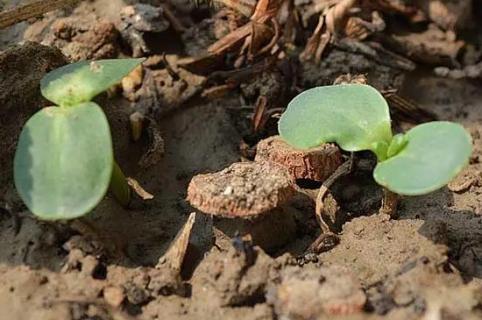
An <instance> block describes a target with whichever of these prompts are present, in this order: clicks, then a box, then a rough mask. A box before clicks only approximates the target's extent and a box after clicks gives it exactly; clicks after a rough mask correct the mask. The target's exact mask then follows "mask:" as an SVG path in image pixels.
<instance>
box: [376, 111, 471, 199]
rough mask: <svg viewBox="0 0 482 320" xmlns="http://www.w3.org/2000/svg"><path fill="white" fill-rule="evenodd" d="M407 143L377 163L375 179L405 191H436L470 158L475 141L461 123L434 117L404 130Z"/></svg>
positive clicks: (418, 193) (407, 193) (399, 190)
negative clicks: (429, 120) (434, 119)
mask: <svg viewBox="0 0 482 320" xmlns="http://www.w3.org/2000/svg"><path fill="white" fill-rule="evenodd" d="M405 138H406V145H405V146H404V148H403V149H402V150H401V151H400V152H399V153H397V154H396V155H395V156H393V157H391V158H389V159H387V160H385V161H382V162H380V163H378V165H377V167H376V168H375V171H374V173H373V175H374V177H375V180H376V181H377V182H378V183H379V184H381V185H382V186H384V187H386V188H387V189H389V190H391V191H393V192H395V193H398V194H402V195H421V194H426V193H429V192H432V191H435V190H437V189H439V188H441V187H443V186H444V185H446V184H447V183H448V182H450V180H452V179H453V178H454V177H455V176H456V175H457V174H458V173H459V172H460V171H461V170H462V169H463V168H464V167H465V166H466V165H467V164H468V162H469V158H470V154H471V153H472V141H471V137H470V135H469V133H468V132H467V131H466V130H465V129H464V128H463V127H462V126H461V125H459V124H456V123H452V122H446V121H435V122H429V123H425V124H422V125H419V126H417V127H415V128H413V129H411V130H409V131H408V132H407V133H406V134H405Z"/></svg>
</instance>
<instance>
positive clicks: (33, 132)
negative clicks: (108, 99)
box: [14, 102, 113, 220]
mask: <svg viewBox="0 0 482 320" xmlns="http://www.w3.org/2000/svg"><path fill="white" fill-rule="evenodd" d="M112 169H113V148H112V141H111V135H110V130H109V125H108V123H107V119H106V117H105V115H104V113H103V111H102V110H101V109H100V107H99V106H97V105H96V104H95V103H92V102H90V103H85V104H82V105H78V106H75V107H72V108H59V107H48V108H44V109H42V110H40V111H39V112H37V113H36V114H35V115H34V116H33V117H31V118H30V120H29V121H28V122H27V123H26V125H25V126H24V128H23V130H22V133H21V135H20V139H19V142H18V146H17V151H16V154H15V160H14V178H15V186H16V188H17V191H18V193H19V194H20V197H21V198H22V200H23V201H24V203H25V204H26V205H27V207H28V208H29V209H30V210H31V211H32V212H33V213H34V214H35V215H37V216H39V217H40V218H42V219H47V220H56V219H72V218H76V217H79V216H82V215H84V214H86V213H88V212H89V211H90V210H91V209H93V208H94V207H95V205H97V203H98V202H99V201H100V200H101V199H102V198H103V197H104V195H105V193H106V191H107V188H108V186H109V182H110V179H111V175H112Z"/></svg>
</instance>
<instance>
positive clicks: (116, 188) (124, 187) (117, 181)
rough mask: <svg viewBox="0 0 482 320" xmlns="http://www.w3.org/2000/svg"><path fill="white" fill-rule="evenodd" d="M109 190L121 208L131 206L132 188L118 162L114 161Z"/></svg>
mask: <svg viewBox="0 0 482 320" xmlns="http://www.w3.org/2000/svg"><path fill="white" fill-rule="evenodd" d="M109 190H110V191H111V192H112V195H113V196H114V197H115V199H116V200H117V202H119V204H120V205H121V206H123V207H127V206H128V205H129V203H130V201H131V188H130V187H129V184H128V183H127V179H126V177H125V175H124V173H123V172H122V169H121V168H120V167H119V165H118V164H117V161H114V168H113V170H112V178H111V180H110V184H109Z"/></svg>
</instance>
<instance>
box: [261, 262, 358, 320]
mask: <svg viewBox="0 0 482 320" xmlns="http://www.w3.org/2000/svg"><path fill="white" fill-rule="evenodd" d="M280 278H281V280H280V283H279V284H278V285H276V286H274V287H272V288H270V290H269V293H268V302H269V303H271V304H273V305H274V308H275V310H276V313H277V314H278V315H282V316H283V317H286V318H288V319H319V317H320V316H323V315H331V316H336V315H349V314H357V313H361V312H362V309H363V306H364V305H365V302H366V300H367V299H366V296H365V293H364V292H363V290H362V287H361V284H360V282H359V281H358V279H357V277H356V276H355V275H354V274H353V273H352V272H351V271H349V270H348V269H347V268H344V267H341V266H329V267H325V266H318V265H314V264H309V265H307V266H305V267H304V268H297V267H287V268H286V269H284V270H283V271H282V272H281V276H280Z"/></svg>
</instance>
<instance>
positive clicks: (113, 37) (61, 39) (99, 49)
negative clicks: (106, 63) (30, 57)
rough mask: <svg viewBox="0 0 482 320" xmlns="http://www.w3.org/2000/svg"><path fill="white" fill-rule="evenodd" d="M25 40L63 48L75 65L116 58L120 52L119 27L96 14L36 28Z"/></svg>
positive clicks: (31, 28) (70, 18)
mask: <svg viewBox="0 0 482 320" xmlns="http://www.w3.org/2000/svg"><path fill="white" fill-rule="evenodd" d="M40 30H41V31H40ZM44 33H45V34H44ZM25 38H26V39H28V40H32V41H38V42H40V41H41V42H42V44H45V45H49V46H53V47H56V48H59V49H60V50H61V51H62V53H63V54H64V55H65V56H66V57H68V58H69V60H71V61H80V60H88V59H107V58H114V57H116V56H117V55H118V53H119V51H120V46H119V41H118V38H119V32H118V31H117V29H116V28H115V25H114V24H113V23H111V22H109V21H107V20H105V19H100V18H98V17H97V16H96V15H95V14H92V13H90V14H85V13H83V14H82V13H79V14H78V15H74V16H71V17H66V18H60V19H57V20H55V22H53V23H52V24H51V25H50V26H44V25H42V24H41V23H38V24H37V25H36V24H33V25H32V26H30V27H29V29H27V30H26V32H25Z"/></svg>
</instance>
